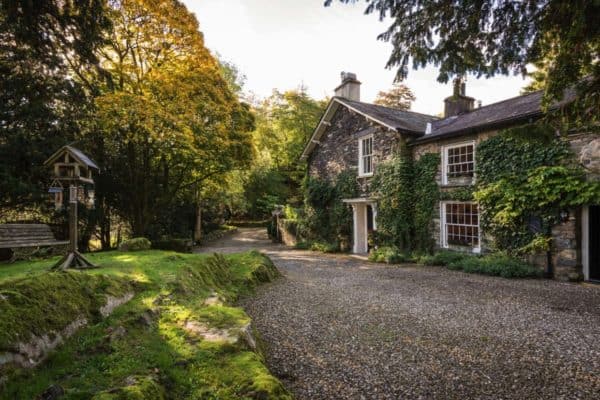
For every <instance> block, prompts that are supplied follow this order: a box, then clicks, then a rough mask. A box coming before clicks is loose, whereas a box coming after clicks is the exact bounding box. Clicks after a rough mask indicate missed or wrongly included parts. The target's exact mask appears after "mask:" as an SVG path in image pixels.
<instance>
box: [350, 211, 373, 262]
mask: <svg viewBox="0 0 600 400" xmlns="http://www.w3.org/2000/svg"><path fill="white" fill-rule="evenodd" d="M352 212H353V216H354V229H353V231H354V240H353V242H354V246H353V247H352V252H353V253H357V254H363V253H367V252H368V251H369V244H368V241H367V205H366V203H355V204H352Z"/></svg>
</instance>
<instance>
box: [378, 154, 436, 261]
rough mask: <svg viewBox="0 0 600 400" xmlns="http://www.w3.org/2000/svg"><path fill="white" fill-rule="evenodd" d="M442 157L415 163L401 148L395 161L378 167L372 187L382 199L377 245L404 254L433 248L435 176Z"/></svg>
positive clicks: (433, 155) (423, 157)
mask: <svg viewBox="0 0 600 400" xmlns="http://www.w3.org/2000/svg"><path fill="white" fill-rule="evenodd" d="M439 163H440V157H439V155H438V154H433V153H432V154H425V155H423V156H421V157H420V158H419V159H418V160H416V161H414V160H413V159H412V156H411V154H410V152H409V151H408V149H406V147H401V149H400V151H399V153H398V154H397V155H395V156H394V157H393V158H392V159H391V160H389V161H387V162H385V163H382V164H380V165H378V166H377V169H376V171H375V175H374V177H373V182H372V187H374V188H376V189H375V190H376V191H375V195H376V197H377V198H378V203H379V204H378V218H377V229H378V234H377V244H378V245H388V246H390V245H391V246H395V247H397V248H398V249H399V250H400V251H403V252H411V251H417V252H427V251H431V250H432V249H433V246H434V243H433V239H432V238H431V223H432V221H433V214H434V210H435V205H436V203H437V202H438V200H439V189H438V185H437V183H436V180H435V177H436V174H437V171H438V166H439Z"/></svg>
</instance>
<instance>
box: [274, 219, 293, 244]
mask: <svg viewBox="0 0 600 400" xmlns="http://www.w3.org/2000/svg"><path fill="white" fill-rule="evenodd" d="M277 229H278V230H279V238H280V240H281V243H283V244H285V245H286V246H295V245H296V244H297V243H298V222H297V221H294V220H290V219H283V218H279V219H278V220H277Z"/></svg>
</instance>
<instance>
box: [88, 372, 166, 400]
mask: <svg viewBox="0 0 600 400" xmlns="http://www.w3.org/2000/svg"><path fill="white" fill-rule="evenodd" d="M129 379H132V380H133V381H134V383H132V384H131V385H127V386H124V387H121V388H118V389H111V390H110V391H109V392H101V393H98V394H96V395H95V396H94V397H92V400H163V399H164V398H165V390H164V388H163V387H162V386H160V385H159V384H158V383H157V382H156V381H155V380H154V379H153V378H152V377H133V378H129Z"/></svg>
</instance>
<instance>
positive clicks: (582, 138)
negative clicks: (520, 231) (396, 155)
mask: <svg viewBox="0 0 600 400" xmlns="http://www.w3.org/2000/svg"><path fill="white" fill-rule="evenodd" d="M497 133H498V132H497V131H488V132H483V133H479V134H473V135H465V136H460V137H457V138H450V139H445V140H440V141H435V142H430V143H423V144H414V145H412V149H413V156H414V157H415V159H419V158H420V157H421V156H422V155H424V154H427V153H438V154H440V155H441V151H442V147H443V146H445V145H452V144H458V143H461V142H467V141H470V140H474V141H475V146H477V144H479V143H480V142H481V141H483V140H485V139H487V138H489V137H491V136H493V135H495V134H497ZM569 142H570V144H571V149H572V150H573V154H574V157H573V162H574V163H577V164H580V165H581V166H583V167H584V168H585V169H586V171H587V175H588V178H589V179H595V180H600V135H597V134H589V133H583V134H577V135H572V136H570V137H569ZM441 168H442V166H441V163H440V168H439V170H438V174H437V177H436V180H437V182H438V185H440V189H441V191H442V192H445V191H450V190H452V189H455V188H457V187H460V186H465V183H466V182H460V183H459V184H454V183H453V184H450V185H442V170H441ZM568 212H569V218H568V220H567V221H565V222H562V223H560V224H558V225H556V226H554V227H553V229H552V243H553V248H552V263H553V266H554V270H555V275H556V277H557V278H558V279H567V278H568V277H569V275H572V274H581V273H582V266H581V264H582V254H581V210H579V209H573V210H568ZM434 216H435V217H434V219H433V223H432V231H431V235H432V237H433V238H434V240H435V243H436V244H437V246H438V247H441V237H440V236H441V221H440V204H438V205H436V207H435V210H434ZM486 239H488V240H489V239H491V238H489V237H488V238H485V236H484V237H483V238H482V242H483V243H482V250H483V251H485V250H486V249H485V243H486ZM453 249H454V250H463V251H468V250H469V249H468V248H460V247H455V248H453ZM530 261H531V262H533V263H535V264H536V265H538V266H540V268H545V267H546V263H547V257H546V255H545V254H539V255H536V256H532V257H531V258H530Z"/></svg>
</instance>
